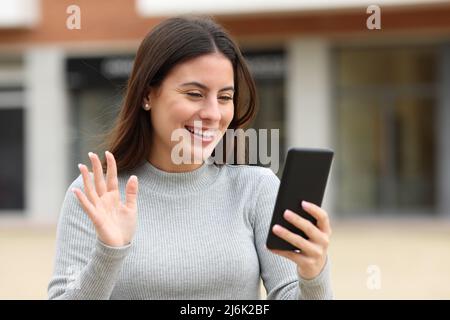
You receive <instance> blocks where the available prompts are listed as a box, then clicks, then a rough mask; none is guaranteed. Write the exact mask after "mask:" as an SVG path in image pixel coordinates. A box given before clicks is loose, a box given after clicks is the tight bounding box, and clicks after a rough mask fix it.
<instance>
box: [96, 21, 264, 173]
mask: <svg viewBox="0 0 450 320" xmlns="http://www.w3.org/2000/svg"><path fill="white" fill-rule="evenodd" d="M217 51H219V52H221V53H222V54H223V55H224V56H225V57H227V58H228V59H229V60H230V62H231V63H232V66H233V72H234V82H235V93H234V97H233V102H234V116H233V119H232V121H231V123H230V125H229V127H228V129H237V128H244V127H245V126H246V125H247V124H248V123H250V122H251V121H252V120H253V118H254V116H255V114H256V107H257V106H256V104H257V101H256V88H255V83H254V80H253V78H252V76H251V74H250V71H249V69H248V66H247V65H246V62H245V60H244V58H243V56H242V53H241V52H240V50H239V48H238V46H237V45H236V43H235V42H234V41H233V40H232V38H231V37H230V36H229V35H228V34H227V32H226V31H225V29H224V28H223V27H221V26H220V25H219V24H217V23H216V22H215V21H214V20H213V18H212V17H210V16H192V15H182V16H177V17H172V18H169V19H167V20H164V21H163V22H161V23H159V24H158V25H156V26H155V27H154V28H153V29H152V30H151V31H150V32H149V33H148V34H147V35H146V36H145V38H144V39H143V41H142V42H141V44H140V46H139V48H138V50H137V54H136V57H135V60H134V65H133V69H132V71H131V75H130V77H129V79H128V83H127V90H126V94H125V99H124V102H123V105H122V107H121V109H120V112H119V115H118V117H117V119H116V121H115V124H114V126H113V128H112V129H111V130H110V131H109V132H108V133H106V135H105V137H106V138H105V140H104V141H105V142H104V143H103V144H102V146H103V147H104V148H105V147H106V149H107V150H109V151H110V152H111V153H112V154H113V155H114V157H115V159H116V163H117V170H118V172H122V171H131V170H133V169H134V168H136V167H137V166H139V165H141V164H142V163H143V162H144V161H146V159H147V158H148V156H149V153H150V141H151V134H152V128H151V121H150V120H149V113H148V112H147V111H145V110H144V109H143V108H142V105H143V104H144V98H145V97H146V96H147V95H148V93H149V90H150V88H158V87H159V86H160V85H161V83H162V82H163V80H164V78H165V77H166V75H167V74H168V73H169V71H170V70H171V69H172V68H173V67H174V66H175V65H176V64H179V63H182V62H185V61H186V60H188V59H192V58H195V57H198V56H200V55H204V54H209V53H214V52H217ZM226 135H227V133H226V134H225V135H224V137H223V138H222V142H223V141H228V140H224V139H226ZM232 139H233V140H232V141H233V144H232V146H233V150H234V155H235V157H237V156H238V154H237V152H238V150H237V148H236V147H237V144H236V143H235V137H233V138H232ZM218 146H223V148H224V150H223V153H222V154H223V155H224V157H225V158H226V157H228V151H229V150H228V151H227V150H226V143H219V144H218ZM216 148H217V147H216ZM215 151H216V150H214V151H213V154H212V155H213V156H214V154H215ZM241 151H242V150H241ZM244 152H245V151H244ZM240 156H241V157H242V154H241V155H240ZM225 158H224V160H223V162H225V161H226V160H225ZM244 158H245V159H246V156H245V155H244ZM233 160H235V159H233ZM223 162H222V163H223ZM102 165H103V169H104V170H106V159H105V158H104V159H103V161H102Z"/></svg>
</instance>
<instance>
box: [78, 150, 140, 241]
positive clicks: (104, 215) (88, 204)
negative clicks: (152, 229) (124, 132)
mask: <svg viewBox="0 0 450 320" xmlns="http://www.w3.org/2000/svg"><path fill="white" fill-rule="evenodd" d="M105 156H106V163H107V169H106V182H105V179H104V177H103V169H102V165H101V162H100V159H99V158H98V156H97V155H96V154H94V153H92V152H89V158H90V159H91V163H92V169H93V172H94V183H95V186H93V185H92V179H91V175H90V172H89V171H88V168H87V166H85V165H83V164H79V165H78V167H79V169H80V172H81V175H82V177H83V184H84V190H85V193H83V192H82V191H81V190H80V189H78V188H73V189H72V191H73V193H75V195H76V197H77V198H78V201H79V202H80V204H81V206H82V207H83V210H84V211H85V212H86V213H87V215H88V216H89V218H90V219H91V221H92V222H93V224H94V227H95V230H96V233H97V237H98V239H99V240H100V241H101V242H103V243H104V244H106V245H108V246H111V247H120V246H124V245H127V244H129V243H130V242H131V240H132V238H133V235H134V232H135V230H136V220H137V204H136V202H137V194H138V180H137V177H136V176H134V175H133V176H131V177H130V178H129V179H128V181H127V184H126V187H125V198H126V199H125V203H122V201H121V199H120V194H119V183H118V180H117V167H116V160H115V159H114V156H113V154H112V153H110V152H108V151H106V152H105Z"/></svg>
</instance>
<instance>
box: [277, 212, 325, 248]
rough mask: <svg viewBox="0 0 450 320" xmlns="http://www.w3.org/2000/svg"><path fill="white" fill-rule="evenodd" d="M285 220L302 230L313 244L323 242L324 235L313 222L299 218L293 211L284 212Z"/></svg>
mask: <svg viewBox="0 0 450 320" xmlns="http://www.w3.org/2000/svg"><path fill="white" fill-rule="evenodd" d="M283 216H284V218H285V219H286V221H288V222H289V223H291V224H292V225H293V226H294V227H296V228H297V229H300V230H302V231H303V232H304V233H305V234H306V235H307V236H308V238H310V239H311V240H312V241H313V242H319V243H321V242H322V238H323V235H322V233H321V232H320V230H319V229H317V227H316V226H315V225H313V224H312V222H311V221H309V220H307V219H305V218H303V217H301V216H299V215H298V214H296V213H294V212H292V211H291V210H286V211H285V212H284V215H283Z"/></svg>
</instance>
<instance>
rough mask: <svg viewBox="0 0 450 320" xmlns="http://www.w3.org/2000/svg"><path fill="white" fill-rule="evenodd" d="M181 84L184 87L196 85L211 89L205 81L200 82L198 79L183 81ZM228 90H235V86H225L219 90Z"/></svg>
mask: <svg viewBox="0 0 450 320" xmlns="http://www.w3.org/2000/svg"><path fill="white" fill-rule="evenodd" d="M181 86H182V87H184V86H196V87H199V88H202V89H204V90H209V88H208V87H207V86H205V85H204V84H203V83H200V82H197V81H191V82H186V83H183V84H182V85H181ZM227 90H232V91H234V87H233V86H229V87H225V88H222V89H220V90H219V92H220V91H227Z"/></svg>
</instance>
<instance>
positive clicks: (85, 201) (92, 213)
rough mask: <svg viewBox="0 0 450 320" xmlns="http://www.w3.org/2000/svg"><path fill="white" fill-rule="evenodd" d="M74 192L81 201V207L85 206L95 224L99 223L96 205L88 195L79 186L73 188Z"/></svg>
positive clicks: (85, 210) (84, 208)
mask: <svg viewBox="0 0 450 320" xmlns="http://www.w3.org/2000/svg"><path fill="white" fill-rule="evenodd" d="M72 192H73V193H74V194H75V196H76V197H77V198H78V201H79V202H80V205H81V207H82V208H83V210H84V212H86V213H87V215H88V216H89V218H90V219H91V221H92V222H93V223H94V225H99V221H98V217H97V215H96V214H95V207H94V206H93V204H92V203H91V202H90V201H89V199H88V198H87V197H86V195H85V194H84V193H83V192H82V191H81V190H80V189H78V188H73V189H72Z"/></svg>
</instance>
